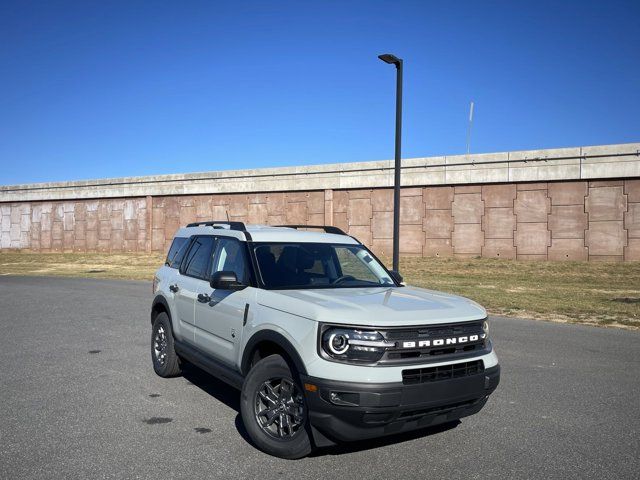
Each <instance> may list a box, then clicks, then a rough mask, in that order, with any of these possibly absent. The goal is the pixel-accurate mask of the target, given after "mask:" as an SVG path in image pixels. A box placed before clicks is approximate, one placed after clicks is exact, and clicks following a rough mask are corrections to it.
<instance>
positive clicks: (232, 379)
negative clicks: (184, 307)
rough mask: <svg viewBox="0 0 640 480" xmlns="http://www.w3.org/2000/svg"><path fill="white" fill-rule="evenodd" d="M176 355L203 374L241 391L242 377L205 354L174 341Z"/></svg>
mask: <svg viewBox="0 0 640 480" xmlns="http://www.w3.org/2000/svg"><path fill="white" fill-rule="evenodd" d="M174 345H175V349H176V353H177V354H178V355H180V356H181V357H184V358H185V359H186V360H188V361H190V362H191V363H193V364H194V365H196V366H198V367H200V368H201V369H202V370H204V371H205V372H207V373H209V374H211V375H213V376H214V377H217V378H219V379H220V380H222V381H223V382H225V383H228V384H229V385H231V386H232V387H234V388H237V389H238V390H242V384H243V383H244V377H243V376H242V375H241V374H240V372H236V371H235V370H233V369H231V368H229V367H227V366H226V365H223V364H222V363H220V362H218V361H217V360H214V359H213V358H211V357H210V356H209V355H207V354H206V353H203V352H201V351H199V350H197V349H195V348H194V347H192V346H191V345H188V344H186V343H184V342H179V341H178V340H174Z"/></svg>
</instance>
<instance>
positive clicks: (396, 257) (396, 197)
mask: <svg viewBox="0 0 640 480" xmlns="http://www.w3.org/2000/svg"><path fill="white" fill-rule="evenodd" d="M378 58H379V59H380V60H382V61H383V62H386V63H389V64H393V65H395V66H396V162H395V171H394V182H393V270H395V271H396V272H399V271H400V168H401V160H400V155H401V143H402V59H401V58H398V57H396V56H395V55H391V54H390V53H385V54H384V55H378Z"/></svg>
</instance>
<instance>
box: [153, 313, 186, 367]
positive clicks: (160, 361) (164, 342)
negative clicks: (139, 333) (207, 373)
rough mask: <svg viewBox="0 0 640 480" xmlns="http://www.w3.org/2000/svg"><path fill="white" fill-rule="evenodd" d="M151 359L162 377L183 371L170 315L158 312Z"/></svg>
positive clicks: (154, 324)
mask: <svg viewBox="0 0 640 480" xmlns="http://www.w3.org/2000/svg"><path fill="white" fill-rule="evenodd" d="M151 359H152V361H153V369H154V370H155V372H156V373H157V374H158V375H160V376H161V377H175V376H177V375H180V374H181V373H182V369H181V368H180V358H179V357H178V355H177V354H176V351H175V348H174V344H173V330H172V329H171V321H170V320H169V316H168V315H167V314H166V313H164V312H162V313H160V314H158V316H157V317H156V319H155V320H154V322H153V327H152V329H151Z"/></svg>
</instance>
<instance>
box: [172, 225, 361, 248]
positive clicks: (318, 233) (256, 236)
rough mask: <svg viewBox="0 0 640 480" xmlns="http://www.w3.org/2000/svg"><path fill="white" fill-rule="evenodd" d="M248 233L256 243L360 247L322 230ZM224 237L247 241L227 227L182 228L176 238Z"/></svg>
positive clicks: (254, 228) (261, 228)
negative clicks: (197, 236) (196, 236)
mask: <svg viewBox="0 0 640 480" xmlns="http://www.w3.org/2000/svg"><path fill="white" fill-rule="evenodd" d="M245 228H246V231H247V233H249V235H250V236H251V240H253V241H254V242H300V243H343V244H349V245H358V244H359V242H358V241H357V240H355V239H354V238H352V237H350V236H349V235H346V234H345V235H338V234H335V233H325V232H324V231H322V230H320V229H313V230H297V229H295V228H288V227H272V226H269V225H245ZM213 234H215V235H222V236H227V237H234V238H237V239H239V240H246V239H247V237H246V236H245V233H244V232H243V231H240V230H230V229H229V228H228V226H226V225H216V226H215V227H213V226H204V225H202V226H197V227H182V228H180V229H179V230H178V232H177V233H176V237H190V236H191V235H213Z"/></svg>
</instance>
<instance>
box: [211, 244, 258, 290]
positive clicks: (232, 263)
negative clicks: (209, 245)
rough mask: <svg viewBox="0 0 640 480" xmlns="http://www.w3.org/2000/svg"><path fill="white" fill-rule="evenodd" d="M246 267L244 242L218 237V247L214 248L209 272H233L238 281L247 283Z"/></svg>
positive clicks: (247, 269) (247, 271) (247, 270)
mask: <svg viewBox="0 0 640 480" xmlns="http://www.w3.org/2000/svg"><path fill="white" fill-rule="evenodd" d="M248 267H249V265H248V263H247V255H246V248H245V246H244V244H242V243H241V242H239V241H238V240H235V239H230V238H218V247H217V248H216V255H215V259H214V262H213V268H212V272H211V273H214V272H222V271H228V272H234V273H235V274H236V276H237V277H238V281H239V282H240V283H243V284H244V285H247V284H248V283H249V268H248Z"/></svg>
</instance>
